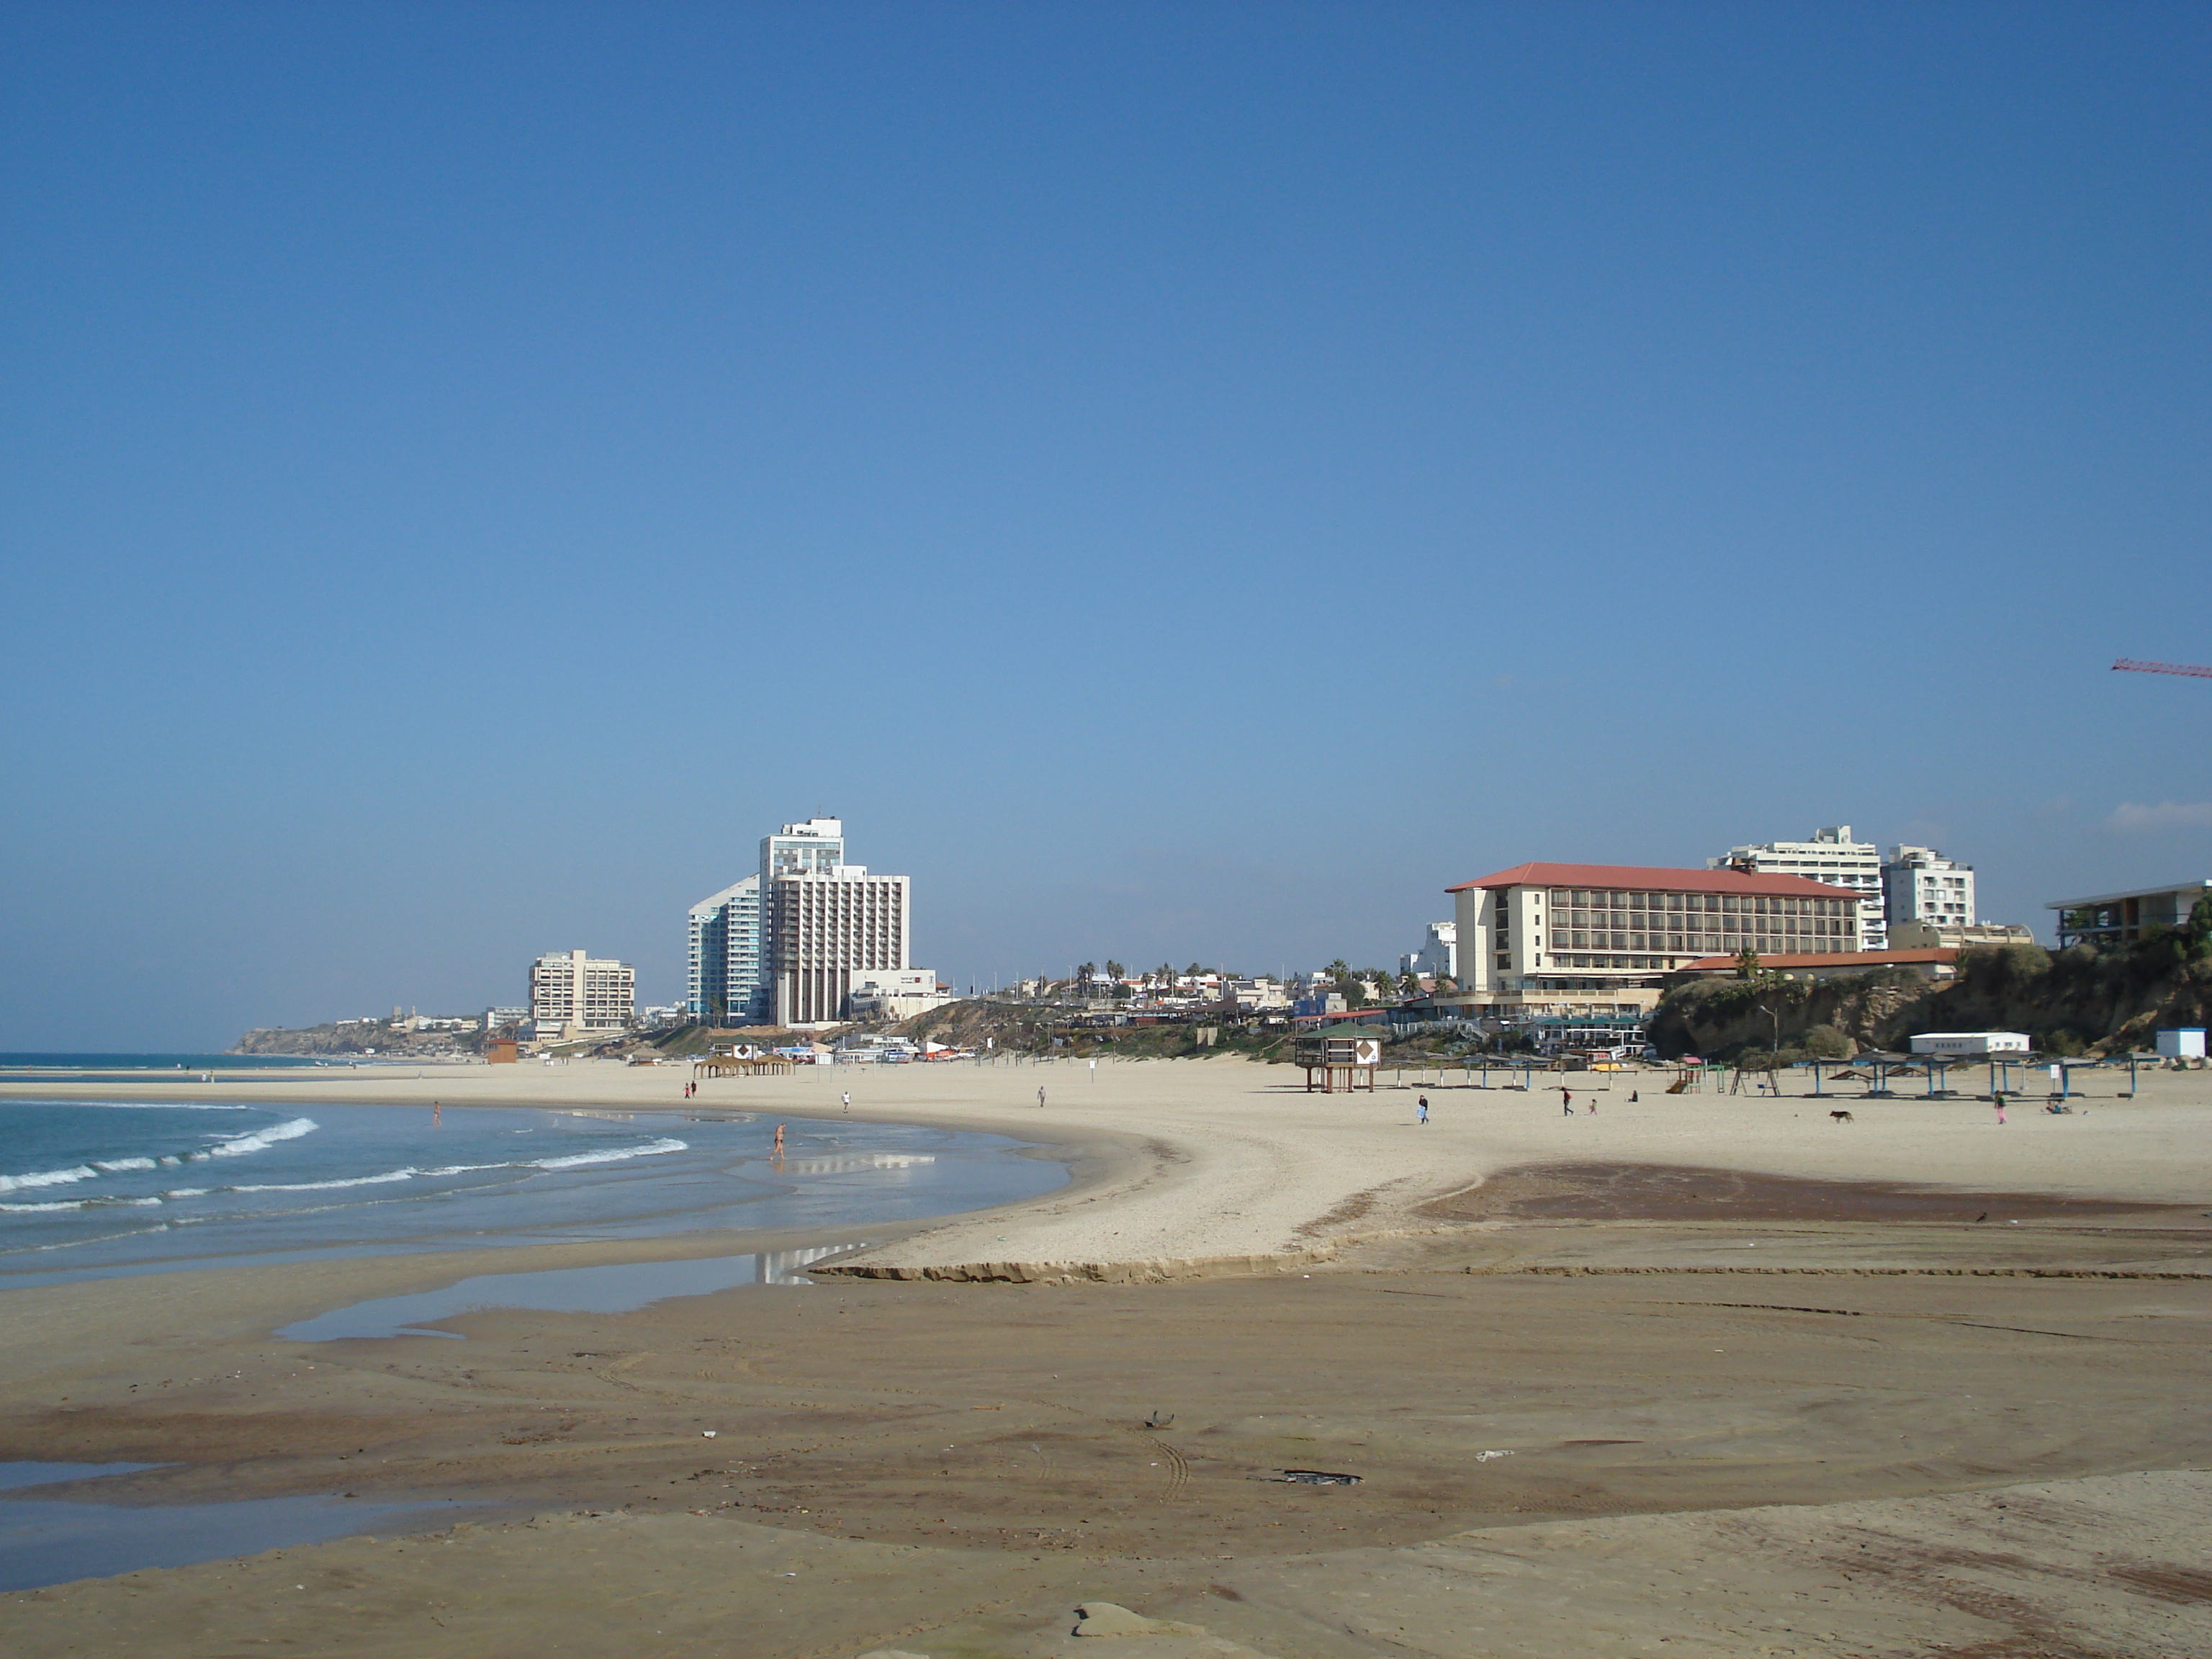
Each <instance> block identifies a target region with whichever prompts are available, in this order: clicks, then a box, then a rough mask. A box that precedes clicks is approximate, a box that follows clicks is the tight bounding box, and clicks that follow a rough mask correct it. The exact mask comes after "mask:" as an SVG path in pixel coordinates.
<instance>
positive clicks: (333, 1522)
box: [0, 1463, 470, 1590]
mask: <svg viewBox="0 0 2212 1659" xmlns="http://www.w3.org/2000/svg"><path fill="white" fill-rule="evenodd" d="M159 1467H160V1465H158V1464H154V1463H0V1491H13V1490H15V1489H16V1488H42V1489H43V1491H42V1492H41V1493H40V1496H39V1497H38V1498H28V1499H24V1498H0V1590H18V1589H35V1588H37V1587H38V1586H40V1585H41V1584H63V1583H69V1582H70V1581H71V1580H72V1579H77V1578H98V1577H106V1576H107V1575H109V1574H111V1573H118V1572H137V1571H143V1569H145V1568H148V1567H182V1566H189V1565H191V1564H192V1563H194V1562H197V1561H219V1560H222V1559H224V1558H225V1557H227V1556H233V1555H251V1554H257V1553H259V1552H261V1551H263V1550H268V1549H276V1548H279V1547H282V1548H286V1549H292V1548H297V1547H300V1546H302V1545H307V1544H319V1543H322V1542H323V1541H325V1540H327V1539H331V1538H343V1537H344V1536H345V1535H346V1534H349V1533H356V1532H365V1531H367V1530H368V1528H371V1527H376V1528H380V1529H383V1530H392V1531H417V1530H421V1529H422V1528H428V1527H432V1526H437V1525H440V1524H442V1523H445V1522H451V1521H452V1520H453V1519H454V1518H455V1516H456V1515H457V1513H459V1512H465V1510H467V1509H468V1508H469V1507H470V1505H468V1504H465V1503H461V1502H457V1501H455V1500H453V1499H451V1498H433V1499H427V1500H416V1501H413V1502H408V1501H404V1500H403V1501H401V1502H399V1503H396V1504H395V1503H366V1504H364V1503H349V1502H347V1501H346V1500H345V1499H343V1498H339V1497H337V1496H336V1495H335V1494H333V1495H331V1496H327V1497H311V1498H238V1499H234V1500H231V1501H229V1502H227V1503H213V1504H115V1503H102V1502H100V1501H99V1500H98V1499H97V1498H94V1497H92V1496H91V1495H90V1494H91V1493H93V1492H97V1491H98V1490H99V1487H98V1486H97V1484H96V1483H97V1482H98V1481H99V1480H100V1478H101V1477H103V1476H106V1475H113V1474H134V1473H136V1472H137V1471H139V1470H142V1469H150V1468H159Z"/></svg>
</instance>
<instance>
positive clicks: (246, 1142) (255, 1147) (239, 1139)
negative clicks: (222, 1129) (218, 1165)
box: [196, 1117, 322, 1158]
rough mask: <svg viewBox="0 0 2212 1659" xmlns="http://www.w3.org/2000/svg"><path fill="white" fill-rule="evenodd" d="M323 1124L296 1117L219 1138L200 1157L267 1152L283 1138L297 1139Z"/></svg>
mask: <svg viewBox="0 0 2212 1659" xmlns="http://www.w3.org/2000/svg"><path fill="white" fill-rule="evenodd" d="M320 1127H322V1125H320V1124H319V1123H318V1122H316V1121H315V1120H314V1119H313V1118H311V1117H295V1118H291V1119H289V1120H287V1121H284V1122H283V1123H279V1124H276V1125H275V1126H273V1127H270V1128H266V1129H255V1130H252V1131H251V1132H250V1133H246V1134H242V1135H233V1136H231V1138H230V1139H228V1140H219V1141H217V1142H216V1144H215V1145H214V1146H210V1147H209V1148H207V1150H206V1151H204V1152H199V1153H197V1154H196V1156H197V1157H200V1158H243V1157H245V1156H246V1154H247V1153H248V1152H267V1151H268V1150H269V1149H270V1147H271V1146H275V1145H276V1143H277V1142H279V1141H282V1140H297V1139H299V1138H300V1137H301V1135H311V1134H313V1133H315V1131H316V1130H317V1129H319V1128H320Z"/></svg>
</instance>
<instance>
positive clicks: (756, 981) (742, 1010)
mask: <svg viewBox="0 0 2212 1659" xmlns="http://www.w3.org/2000/svg"><path fill="white" fill-rule="evenodd" d="M760 895H761V878H759V877H758V876H747V877H746V878H744V880H742V881H738V882H733V883H732V884H730V885H729V886H727V887H725V888H724V889H723V890H721V891H720V892H719V893H716V894H714V895H713V896H711V897H708V898H703V899H702V900H700V901H699V902H698V903H696V904H695V905H693V906H692V907H691V914H690V934H691V939H690V945H691V976H690V986H689V988H688V989H687V991H686V994H685V996H684V1012H687V1013H689V1014H690V1016H691V1017H692V1018H694V1019H704V1018H709V1017H713V1016H718V1015H719V1016H721V1017H724V1018H731V1019H741V1020H757V1019H765V1018H768V1017H769V1008H768V1006H767V1005H768V1002H769V996H768V978H767V975H765V974H763V972H762V963H761V897H760Z"/></svg>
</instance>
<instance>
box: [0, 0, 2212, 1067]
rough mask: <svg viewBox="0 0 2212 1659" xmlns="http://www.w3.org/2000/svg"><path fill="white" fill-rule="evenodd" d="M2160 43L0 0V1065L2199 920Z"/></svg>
mask: <svg viewBox="0 0 2212 1659" xmlns="http://www.w3.org/2000/svg"><path fill="white" fill-rule="evenodd" d="M2208 69H2212V10H2208V9H2206V8H2205V7H2203V6H2202V5H2173V6H2160V5H2130V4H2124V3H2107V0H2100V3H2094V4H2082V5H2075V6H2039V5H2033V4H2024V3H2019V0H2005V3H2001V4H1994V5H1976V4H1926V3H1917V0H1916V3H1911V4H1899V5H1884V4H1841V3H1838V4H1828V5H1817V4H1788V3H1764V4H1753V5H1727V4H1707V5H1700V4H1691V3H1667V4H1659V3H1654V4H1649V5H1586V6H1577V5H1571V4H1556V3H1555V4H1545V5H1528V4H1522V3H1511V4H1500V5H1492V4H1479V3H1469V4H1450V5H1426V4H1389V3H1383V0H1358V3H1352V4H1342V5H1297V4H1289V3H1275V4H1267V5H1254V4H1244V3H1237V4H1218V5H1209V4H1203V3H1193V0H1174V3H1167V4H1160V5H1144V4H1118V5H1117V4H1088V5H1072V4H1051V3H1024V4H1012V3H1008V4H996V5H959V4H951V3H924V4H915V3H910V0H899V3H894V4H865V3H832V4H819V3H805V4H793V5H782V6H779V5H760V6H747V5H715V6H687V5H683V4H676V3H660V4H655V5H651V6H611V5H604V4H599V3H592V4H586V5H560V4H549V3H530V4H514V5H490V4H481V5H471V4H466V3H440V4H434V5H404V4H346V5H317V4H310V3H292V4H270V5H260V6H242V7H241V6H233V5H223V4H211V3H195V4H191V5H177V4H161V5H113V4H105V5H104V4H98V3H84V0H70V3H59V4H49V5H24V4H6V5H0V538H4V539H3V540H0V561H3V562H4V586H0V595H4V603H0V699H4V707H5V716H6V717H5V720H4V722H0V745H4V750H0V764H4V773H0V777H4V790H0V907H4V915H0V1048H18V1049H21V1048H69V1047H73V1046H78V1045H88V1044H94V1043H97V1044H100V1045H101V1046H108V1047H120V1048H161V1047H166V1046H171V1045H176V1046H195V1045H198V1044H217V1045H220V1044H222V1043H224V1042H228V1041H229V1040H230V1039H231V1038H232V1037H234V1036H235V1035H236V1034H237V1033H238V1032H239V1031H240V1030H243V1029H245V1028H246V1027H247V1026H249V1025H254V1024H307V1023H312V1022H314V1021H317V1020H320V1019H325V1018H334V1017H339V1016H345V1015H352V1014H358V1013H367V1012H375V1011H378V1010H381V1009H389V1008H390V1006H392V1005H393V1004H394V1003H403V1004H409V1005H414V1006H420V1007H422V1009H423V1010H424V1012H430V1011H432V1010H434V1009H435V1010H441V1011H444V1010H476V1009H480V1008H482V1007H483V1006H485V1005H486V1004H488V1003H490V1002H493V1001H500V1002H511V1001H514V1000H519V998H520V994H521V992H522V988H523V981H524V974H525V969H526V964H527V963H528V962H529V960H530V959H531V958H532V957H534V956H535V955H537V954H538V952H539V951H545V950H552V949H567V948H570V947H572V946H578V945H580V946H585V947H587V948H589V949H590V950H592V951H594V952H596V953H600V954H610V955H618V956H621V957H627V958H629V959H630V960H631V961H634V962H635V963H636V964H637V966H638V969H639V972H640V981H641V993H642V994H644V996H645V997H646V998H647V1000H653V1001H660V1000H673V999H674V998H675V997H676V996H677V995H678V994H679V991H680V987H681V977H682V971H683V948H684V910H685V908H686V907H687V906H688V905H689V904H690V903H691V902H695V901H696V900H697V899H699V898H701V897H703V896H705V895H707V894H708V893H709V892H712V891H713V890H715V889H716V888H719V887H720V886H722V885H724V884H727V883H728V882H730V881H732V880H734V879H736V878H738V876H739V875H742V874H744V872H746V871H747V870H749V869H750V867H752V865H753V862H754V859H755V847H756V843H757V840H758V838H759V836H761V835H762V833H763V831H764V830H766V829H770V828H772V827H774V826H775V824H777V823H781V822H782V821H784V820H786V819H788V818H793V817H805V816H807V815H809V814H811V813H812V812H815V811H829V812H835V813H840V814H842V816H843V817H845V818H846V820H847V823H848V834H849V837H850V843H851V847H852V849H853V856H854V858H855V859H856V860H859V861H861V862H865V863H866V864H867V865H869V866H871V867H873V868H876V869H879V870H883V871H886V872H904V873H908V874H910V875H911V876H913V878H915V906H916V915H917V927H916V936H917V951H916V959H917V961H918V963H921V964H922V965H926V966H930V967H934V968H936V969H939V971H940V973H941V974H943V975H945V977H946V978H948V979H951V980H952V981H956V982H957V983H959V984H961V985H963V986H965V985H967V984H969V983H972V982H978V981H987V980H989V979H991V978H992V977H994V976H999V977H1012V976H1015V975H1020V974H1022V973H1025V972H1032V973H1033V972H1037V971H1040V970H1055V969H1056V970H1060V971H1065V969H1066V967H1067V966H1068V965H1069V964H1071V963H1075V962H1078V961H1080V960H1082V959H1084V958H1086V957H1089V958H1093V959H1096V960H1099V961H1103V960H1104V959H1105V958H1106V957H1109V956H1114V957H1120V958H1121V959H1122V960H1124V961H1126V962H1130V963H1155V962H1158V961H1159V960H1160V959H1161V958H1163V957H1170V958H1172V959H1174V960H1175V961H1176V962H1177V963H1183V962H1188V961H1190V960H1192V959H1198V960H1200V961H1204V962H1206V963H1215V964H1222V965H1227V966H1230V967H1232V968H1237V969H1243V970H1244V971H1248V972H1249V971H1258V970H1267V969H1275V968H1278V967H1282V966H1285V965H1291V966H1296V965H1312V964H1316V963H1322V962H1325V961H1327V960H1328V958H1330V957H1337V956H1343V957H1349V958H1352V959H1353V960H1355V961H1362V962H1380V961H1383V960H1386V959H1395V957H1396V956H1397V954H1398V953H1399V952H1401V951H1406V950H1410V949H1412V948H1413V946H1414V945H1416V944H1417V943H1418V942H1419V931H1420V927H1421V924H1422V923H1424V922H1425V921H1430V920H1432V919H1437V918H1440V917H1442V916H1443V915H1447V914H1449V910H1448V907H1447V904H1446V902H1445V900H1444V899H1443V895H1442V891H1441V890H1442V889H1443V887H1444V886H1445V885H1446V884H1449V883H1450V882H1453V881H1456V880H1462V879H1465V878H1469V877H1472V876H1475V875H1479V874H1481V873H1484V872H1487V871H1490V870H1493V869H1496V868H1498V867H1500V866H1506V865H1510V864H1514V863H1517V862H1520V861H1522V860H1526V859H1531V858H1549V859H1568V860H1593V861H1602V862H1620V863H1644V864H1699V863H1702V861H1703V860H1705V858H1706V857H1708V856H1709V855H1711V854H1717V853H1720V852H1722V851H1724V850H1725V849H1726V848H1728V847H1729V846H1730V845H1732V844H1734V843H1735V842H1743V841H1765V840H1771V839H1776V838H1790V837H1797V836H1804V835H1806V834H1808V833H1809V832H1810V831H1811V830H1812V829H1814V827H1815V826H1817V825H1820V824H1827V823H1850V824H1851V825H1853V826H1854V827H1855V829H1857V831H1858V832H1859V833H1860V835H1861V836H1862V837H1863V838H1873V839H1879V840H1880V841H1881V842H1882V843H1883V844H1884V845H1885V847H1886V846H1887V845H1888V844H1889V843H1891V842H1896V841H1900V840H1902V841H1908V842H1922V843H1932V844H1935V845H1937V846H1939V847H1941V848H1943V849H1944V850H1945V851H1946V852H1948V853H1950V854H1954V856H1958V857H1962V858H1965V859H1966V860H1971V861H1972V863H1973V864H1974V865H1975V866H1977V868H1978V872H1979V873H1980V879H1981V890H1982V896H1983V911H1984V917H1985V919H1991V920H1998V921H2029V922H2031V923H2033V924H2034V925H2035V926H2036V927H2038V930H2039V933H2040V932H2045V931H2046V925H2047V919H2046V915H2045V912H2044V911H2043V908H2042V906H2043V904H2044V902H2045V900H2047V899H2050V898H2052V897H2057V896H2064V895H2067V894H2069V893H2079V892H2084V891H2096V890H2107V889H2111V888H2115V887H2121V886H2126V885H2130V884H2140V883H2145V882H2151V881H2158V880H2164V879H2169V878H2183V877H2197V876H2203V875H2208V874H2212V778H2208V775H2207V773H2208V756H2212V682H2207V681H2192V680H2185V679H2173V678H2149V677H2144V676H2136V675H2126V674H2114V673H2112V672H2111V671H2109V664H2110V662H2111V660H2112V658H2113V657H2115V656H2116V655H2122V654H2125V655H2130V656H2140V657H2149V658H2160V659H2179V660H2182V661H2189V662H2208V661H2212V616H2208V599H2212V558H2208V539H2207V529H2208V520H2209V519H2212V512H2208V507H2212V500H2209V499H2208V495H2212V491H2208V472H2207V456H2208V453H2212V450H2208V438H2212V431H2208V425H2212V422H2208V419H2207V416H2208V404H2212V392H2208V387H2212V375H2208V372H2207V371H2208V368H2212V364H2208V362H2207V357H2208V352H2207V344H2208V325H2207V296H2208V294H2212V258H2208V253H2212V248H2209V247H2208V241H2209V240H2212V189H2208V162H2212V143H2208V141H2209V140H2212V76H2209V75H2208Z"/></svg>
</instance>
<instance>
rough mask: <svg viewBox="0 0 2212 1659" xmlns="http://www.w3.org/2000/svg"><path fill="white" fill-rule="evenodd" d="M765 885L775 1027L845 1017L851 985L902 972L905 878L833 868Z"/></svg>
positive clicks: (906, 934)
mask: <svg viewBox="0 0 2212 1659" xmlns="http://www.w3.org/2000/svg"><path fill="white" fill-rule="evenodd" d="M768 887H769V894H768V906H769V909H768V915H767V917H766V918H765V920H766V923H767V927H766V933H767V937H768V939H769V948H770V951H772V952H773V959H772V961H771V963H770V972H771V973H772V975H774V981H773V982H774V986H775V1023H776V1024H779V1025H789V1026H799V1025H826V1024H834V1023H835V1022H836V1021H838V1020H842V1019H845V1018H849V1017H850V1007H851V1000H852V994H853V987H854V983H855V982H856V981H860V980H864V979H866V978H867V977H868V976H869V975H872V974H881V973H883V972H884V971H885V970H887V969H889V970H894V971H896V970H903V969H905V968H906V966H907V951H908V948H909V939H910V937H911V934H910V922H911V908H910V904H909V897H910V895H909V883H908V878H906V877H904V876H872V875H870V874H869V873H868V872H867V871H866V868H865V867H864V866H860V865H857V864H840V865H836V866H831V867H830V868H829V869H827V870H816V871H813V872H809V873H806V874H801V875H786V876H778V877H777V878H775V880H773V881H771V882H769V884H768Z"/></svg>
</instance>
